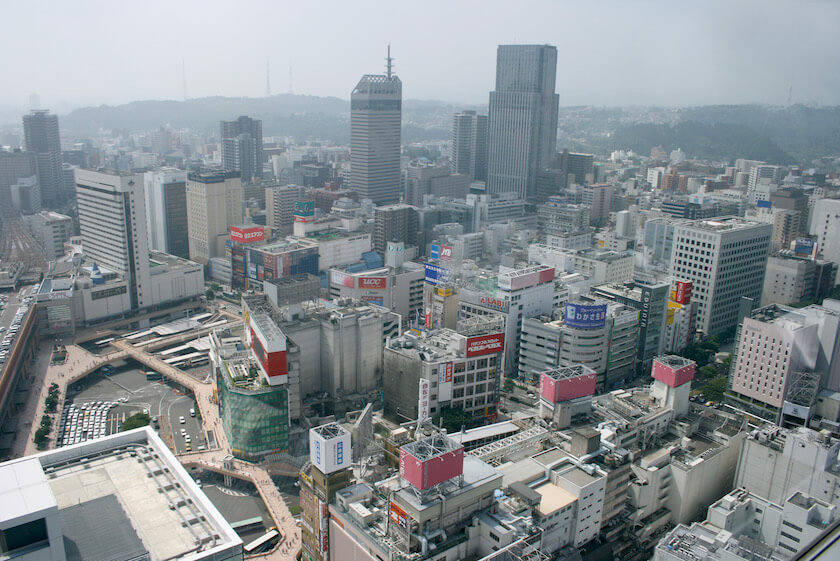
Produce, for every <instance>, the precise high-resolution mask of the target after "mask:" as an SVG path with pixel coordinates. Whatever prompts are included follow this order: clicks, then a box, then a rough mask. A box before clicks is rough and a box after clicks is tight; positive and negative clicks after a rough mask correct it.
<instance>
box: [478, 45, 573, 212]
mask: <svg viewBox="0 0 840 561" xmlns="http://www.w3.org/2000/svg"><path fill="white" fill-rule="evenodd" d="M556 72H557V48H556V47H553V46H551V45H499V49H498V53H497V57H496V90H495V91H492V92H490V112H489V117H488V144H489V148H488V156H487V190H488V191H489V192H490V193H505V192H514V193H517V194H518V195H519V196H520V197H521V198H531V199H532V198H534V196H535V195H536V191H537V174H538V173H539V172H540V171H541V170H542V169H543V168H546V167H549V166H550V165H551V163H552V162H553V161H554V154H555V151H556V146H555V145H556V143H557V110H558V105H559V103H560V100H559V97H558V96H557V94H555V93H554V83H555V75H556Z"/></svg>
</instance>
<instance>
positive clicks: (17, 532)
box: [0, 518, 49, 554]
mask: <svg viewBox="0 0 840 561" xmlns="http://www.w3.org/2000/svg"><path fill="white" fill-rule="evenodd" d="M38 544H41V545H42V546H44V547H46V546H48V545H49V540H48V538H47V522H46V520H45V519H43V518H39V519H37V520H33V521H32V522H27V523H25V524H20V525H18V526H13V527H11V528H8V529H6V530H0V553H2V554H7V553H14V552H15V551H17V550H19V549H22V548H25V547H33V546H36V545H38Z"/></svg>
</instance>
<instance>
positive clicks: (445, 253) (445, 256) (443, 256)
mask: <svg viewBox="0 0 840 561" xmlns="http://www.w3.org/2000/svg"><path fill="white" fill-rule="evenodd" d="M438 259H440V260H441V261H452V248H451V247H450V246H448V245H442V246H440V257H439V258H438Z"/></svg>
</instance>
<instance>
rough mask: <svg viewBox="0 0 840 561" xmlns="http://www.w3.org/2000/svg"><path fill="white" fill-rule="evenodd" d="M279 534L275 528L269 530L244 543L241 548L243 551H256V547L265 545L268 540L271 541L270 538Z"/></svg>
mask: <svg viewBox="0 0 840 561" xmlns="http://www.w3.org/2000/svg"><path fill="white" fill-rule="evenodd" d="M279 535H280V532H278V531H277V530H276V529H273V530H269V531H268V532H266V533H265V534H263V535H262V536H260V537H258V538H257V539H255V540H254V541H252V542H251V543H249V544H248V545H246V546H245V547H244V548H243V549H244V550H245V553H253V552H256V550H257V549H259V548H262V547H264V546H266V545H267V544H268V543H269V542H271V540H273V539H274V538H276V537H277V536H279Z"/></svg>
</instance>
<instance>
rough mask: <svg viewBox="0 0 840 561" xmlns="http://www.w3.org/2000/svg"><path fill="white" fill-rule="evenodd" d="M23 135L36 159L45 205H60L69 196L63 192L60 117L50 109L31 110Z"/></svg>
mask: <svg viewBox="0 0 840 561" xmlns="http://www.w3.org/2000/svg"><path fill="white" fill-rule="evenodd" d="M23 134H24V139H25V147H26V150H27V152H32V153H33V154H34V155H35V158H36V162H37V166H38V179H39V182H40V184H41V200H42V202H43V205H44V206H52V207H55V206H58V205H60V204H61V203H63V202H64V201H65V199H66V198H67V194H66V193H65V192H64V189H63V183H64V174H63V172H62V169H61V139H60V138H59V134H58V116H57V115H50V112H49V111H46V110H37V111H31V112H30V113H29V115H24V116H23Z"/></svg>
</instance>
